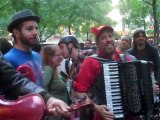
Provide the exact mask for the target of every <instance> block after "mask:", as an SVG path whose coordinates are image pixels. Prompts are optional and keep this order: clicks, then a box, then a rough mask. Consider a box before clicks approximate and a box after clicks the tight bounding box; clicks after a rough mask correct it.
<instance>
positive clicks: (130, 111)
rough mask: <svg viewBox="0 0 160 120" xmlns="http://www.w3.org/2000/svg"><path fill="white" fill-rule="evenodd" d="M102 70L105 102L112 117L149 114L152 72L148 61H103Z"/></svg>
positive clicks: (151, 107)
mask: <svg viewBox="0 0 160 120" xmlns="http://www.w3.org/2000/svg"><path fill="white" fill-rule="evenodd" d="M103 74H104V84H105V93H106V104H107V106H108V108H109V109H110V110H111V111H112V112H113V113H114V114H115V118H116V119H125V118H126V116H129V115H134V114H138V115H142V116H145V117H146V118H149V117H152V115H153V111H154V94H153V82H154V77H153V76H154V75H153V71H152V63H151V62H148V61H134V62H124V63H117V62H109V63H103ZM149 120H150V119H149Z"/></svg>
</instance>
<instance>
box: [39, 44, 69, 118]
mask: <svg viewBox="0 0 160 120" xmlns="http://www.w3.org/2000/svg"><path fill="white" fill-rule="evenodd" d="M41 55H42V60H43V65H44V68H43V72H44V84H45V88H46V90H48V92H49V93H50V94H51V95H53V96H54V97H56V98H59V99H60V100H62V101H64V102H66V103H68V104H69V96H68V93H67V87H66V84H65V82H64V81H63V79H62V77H61V76H60V74H59V70H58V66H59V65H60V62H61V61H62V59H63V57H62V55H61V52H60V50H59V47H58V46H56V45H46V46H44V47H43V48H42V50H41ZM48 120H64V118H62V117H54V118H53V116H49V117H48Z"/></svg>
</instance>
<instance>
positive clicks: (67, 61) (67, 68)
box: [65, 59, 70, 75]
mask: <svg viewBox="0 0 160 120" xmlns="http://www.w3.org/2000/svg"><path fill="white" fill-rule="evenodd" d="M69 62H70V60H69V59H67V60H66V61H65V69H66V72H67V74H68V75H69Z"/></svg>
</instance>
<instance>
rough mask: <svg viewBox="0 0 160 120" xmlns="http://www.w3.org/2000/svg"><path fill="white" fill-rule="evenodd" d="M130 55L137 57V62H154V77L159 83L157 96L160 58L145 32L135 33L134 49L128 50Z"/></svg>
mask: <svg viewBox="0 0 160 120" xmlns="http://www.w3.org/2000/svg"><path fill="white" fill-rule="evenodd" d="M128 53H129V54H131V55H133V56H135V57H136V58H137V60H146V61H151V62H153V71H154V77H155V80H156V81H157V83H156V85H155V86H154V92H155V94H156V95H158V94H159V93H160V90H159V85H158V84H160V57H159V55H158V51H157V49H156V48H154V47H153V46H151V45H150V44H149V43H147V36H146V33H145V31H144V30H140V29H139V30H136V31H135V32H134V33H133V47H132V48H131V49H129V50H128Z"/></svg>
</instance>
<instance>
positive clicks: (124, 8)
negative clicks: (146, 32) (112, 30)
mask: <svg viewBox="0 0 160 120" xmlns="http://www.w3.org/2000/svg"><path fill="white" fill-rule="evenodd" d="M120 11H121V14H122V16H123V24H124V25H125V26H127V27H128V28H129V29H131V30H134V29H137V28H143V29H146V28H147V27H148V25H149V24H150V22H151V21H149V18H151V16H152V8H151V6H150V5H148V4H145V3H144V2H143V0H122V1H121V2H120Z"/></svg>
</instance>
